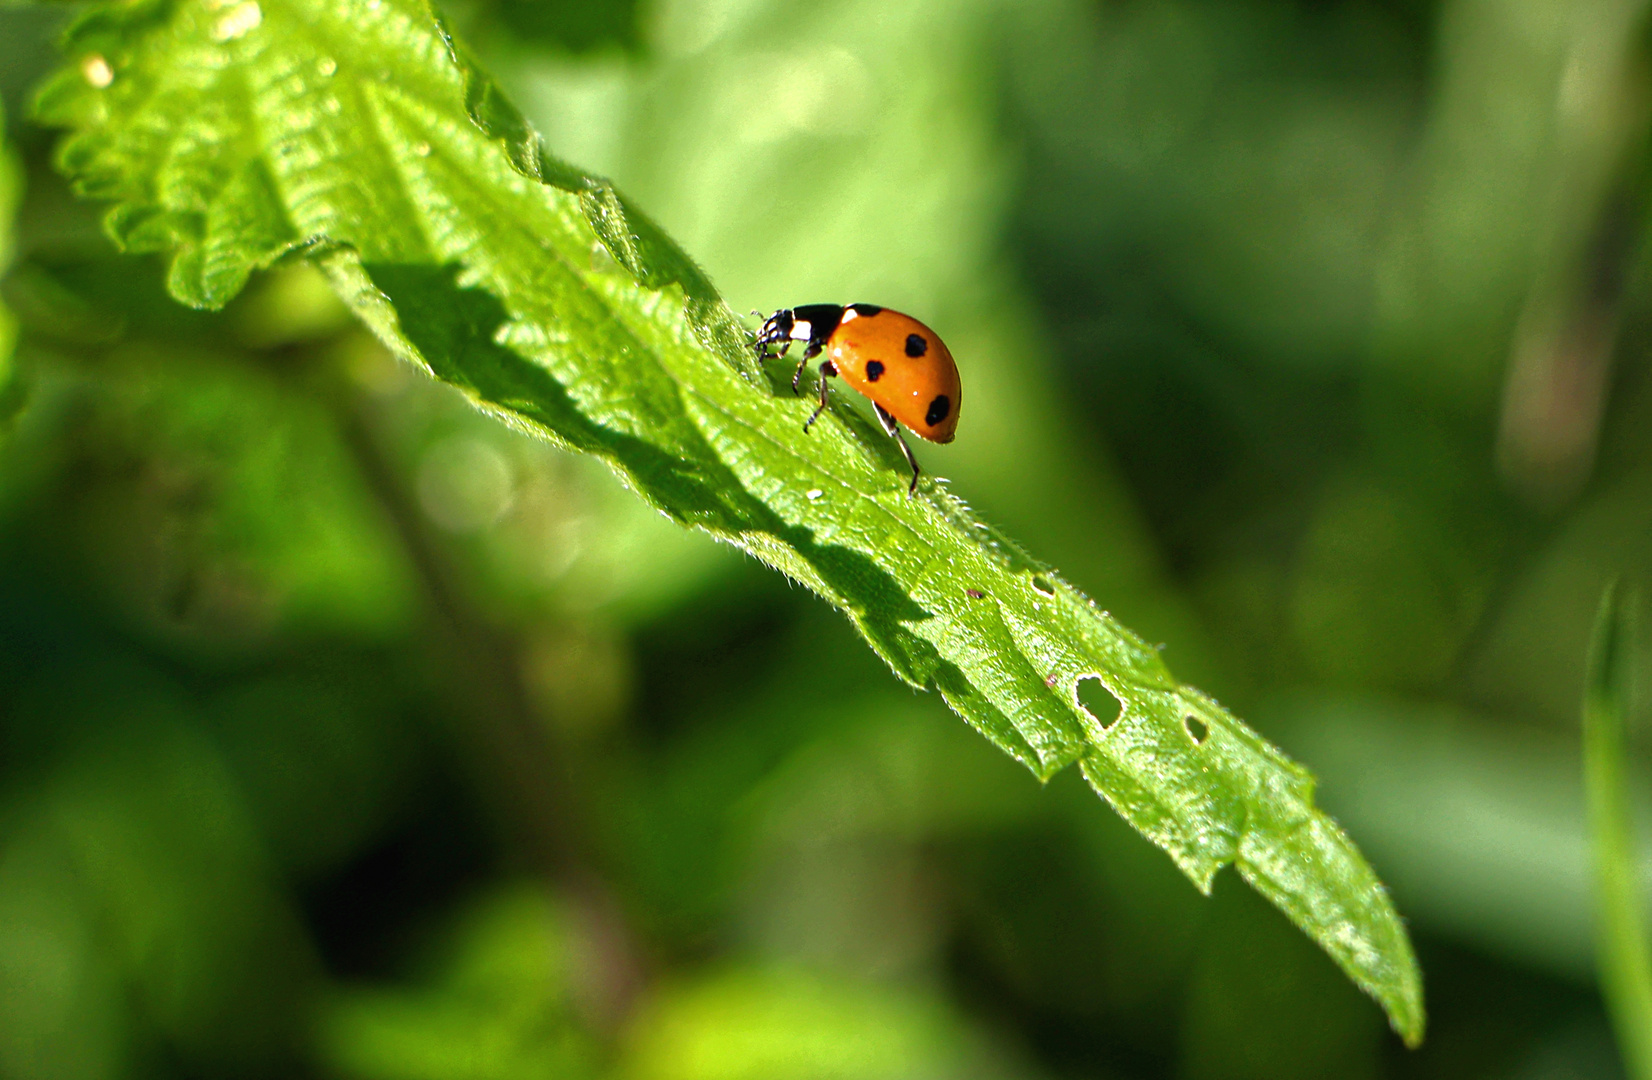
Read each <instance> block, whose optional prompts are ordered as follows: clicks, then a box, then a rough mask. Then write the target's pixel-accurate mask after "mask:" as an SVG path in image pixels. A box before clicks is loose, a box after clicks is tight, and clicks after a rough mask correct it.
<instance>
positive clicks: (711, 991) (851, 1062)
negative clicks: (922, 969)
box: [619, 970, 1009, 1080]
mask: <svg viewBox="0 0 1652 1080" xmlns="http://www.w3.org/2000/svg"><path fill="white" fill-rule="evenodd" d="M633 1027H634V1032H635V1037H634V1038H633V1040H632V1043H631V1047H630V1052H629V1053H628V1054H627V1055H626V1057H625V1059H624V1060H623V1061H622V1063H621V1066H620V1070H619V1074H620V1075H621V1076H622V1077H625V1078H627V1080H817V1078H821V1080H823V1078H825V1077H834V1078H837V1080H917V1078H919V1077H923V1078H936V1080H940V1078H947V1080H963V1078H966V1077H987V1076H1004V1075H1006V1073H1007V1072H1008V1071H1009V1070H1007V1069H1006V1068H1005V1066H1004V1063H1003V1062H999V1061H994V1060H992V1058H991V1057H990V1056H987V1055H983V1054H981V1053H980V1050H981V1048H980V1047H971V1046H970V1045H969V1044H970V1041H971V1040H970V1039H969V1036H968V1034H967V1033H966V1032H965V1031H964V1030H963V1029H962V1026H961V1025H960V1024H959V1023H958V1022H957V1021H956V1020H955V1019H954V1018H953V1017H952V1016H950V1015H949V1014H948V1013H947V1011H946V1010H945V1009H944V1008H943V1007H941V1006H940V1004H939V1003H938V1002H936V1001H934V1000H932V999H928V998H926V997H924V996H922V995H920V994H913V993H901V992H895V991H891V990H888V989H884V988H880V987H875V986H866V985H860V984H856V983H853V982H848V981H843V980H836V979H827V978H820V977H815V976H809V975H804V974H800V973H795V972H788V971H775V970H749V971H733V972H727V973H723V974H719V975H714V976H711V977H709V978H706V979H704V980H702V981H699V982H695V983H691V984H688V985H683V986H678V987H674V988H671V989H670V990H668V991H667V992H666V993H664V994H662V995H661V996H660V998H659V999H658V1000H656V1001H654V1002H652V1003H651V1004H650V1005H649V1006H647V1007H645V1008H644V1009H643V1010H642V1011H641V1013H640V1015H639V1016H638V1017H637V1019H636V1021H635V1022H634V1025H633Z"/></svg>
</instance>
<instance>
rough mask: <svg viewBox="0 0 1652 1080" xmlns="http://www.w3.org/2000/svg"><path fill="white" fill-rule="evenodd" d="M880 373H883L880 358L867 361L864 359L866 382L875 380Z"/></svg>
mask: <svg viewBox="0 0 1652 1080" xmlns="http://www.w3.org/2000/svg"><path fill="white" fill-rule="evenodd" d="M882 374H883V361H882V360H868V361H866V381H867V382H877V381H878V377H879V376H880V375H882Z"/></svg>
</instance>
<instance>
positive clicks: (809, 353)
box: [780, 338, 837, 395]
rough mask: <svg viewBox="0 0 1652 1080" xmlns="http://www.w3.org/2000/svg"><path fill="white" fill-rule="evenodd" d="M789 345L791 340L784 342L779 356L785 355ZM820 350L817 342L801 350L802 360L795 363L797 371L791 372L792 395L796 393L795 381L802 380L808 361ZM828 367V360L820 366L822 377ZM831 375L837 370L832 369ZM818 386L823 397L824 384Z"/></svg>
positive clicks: (829, 364) (817, 354) (829, 365)
mask: <svg viewBox="0 0 1652 1080" xmlns="http://www.w3.org/2000/svg"><path fill="white" fill-rule="evenodd" d="M791 343H792V342H791V339H790V338H788V339H787V340H786V344H785V345H782V346H781V347H780V355H781V356H785V355H786V349H787V348H789V347H790V346H791ZM822 348H823V346H822V345H821V343H820V342H818V341H811V342H809V344H808V345H807V346H806V347H805V348H804V350H803V359H801V360H799V361H798V362H797V370H796V371H794V372H792V393H794V394H795V393H797V381H798V380H799V379H801V378H803V369H804V368H806V367H808V366H809V361H810V360H813V359H814V358H815V357H817V356H819V355H820V350H821V349H822ZM828 367H831V361H830V360H828V361H827V362H826V363H824V364H822V365H820V370H821V373H822V375H823V376H824V373H825V371H826V369H827V368H828ZM832 373H833V374H836V373H837V369H836V368H832ZM820 385H821V388H820V392H821V394H822V395H824V394H825V393H826V384H825V383H821V384H820Z"/></svg>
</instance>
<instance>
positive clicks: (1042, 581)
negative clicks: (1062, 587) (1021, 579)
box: [1033, 577, 1055, 596]
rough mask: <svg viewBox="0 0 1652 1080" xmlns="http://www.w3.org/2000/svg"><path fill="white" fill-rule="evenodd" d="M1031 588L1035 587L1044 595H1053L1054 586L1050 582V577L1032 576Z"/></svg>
mask: <svg viewBox="0 0 1652 1080" xmlns="http://www.w3.org/2000/svg"><path fill="white" fill-rule="evenodd" d="M1033 588H1034V589H1036V590H1037V591H1039V592H1041V593H1043V594H1044V595H1045V596H1054V595H1055V586H1054V585H1051V584H1050V579H1049V578H1042V577H1035V578H1033Z"/></svg>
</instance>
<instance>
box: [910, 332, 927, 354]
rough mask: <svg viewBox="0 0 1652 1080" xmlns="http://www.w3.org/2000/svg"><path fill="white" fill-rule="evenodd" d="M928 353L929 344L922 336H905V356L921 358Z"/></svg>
mask: <svg viewBox="0 0 1652 1080" xmlns="http://www.w3.org/2000/svg"><path fill="white" fill-rule="evenodd" d="M928 351H929V342H927V341H925V340H924V336H923V335H922V334H908V335H906V355H908V356H922V355H923V354H924V353H926V352H928Z"/></svg>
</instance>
